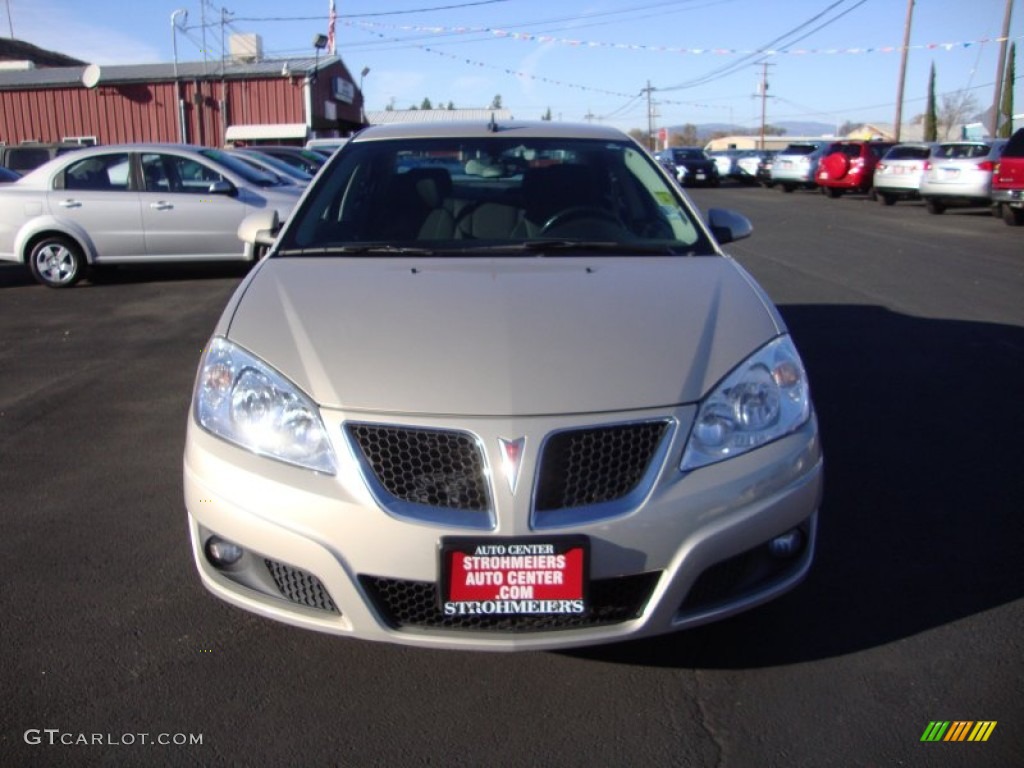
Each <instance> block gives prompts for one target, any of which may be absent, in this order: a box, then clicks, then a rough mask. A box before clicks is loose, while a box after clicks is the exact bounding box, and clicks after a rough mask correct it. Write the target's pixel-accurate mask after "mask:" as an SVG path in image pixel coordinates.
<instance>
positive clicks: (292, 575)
mask: <svg viewBox="0 0 1024 768" xmlns="http://www.w3.org/2000/svg"><path fill="white" fill-rule="evenodd" d="M263 562H264V563H266V566H267V570H268V571H270V575H271V576H272V577H273V579H274V583H275V584H276V585H277V589H278V590H279V591H280V592H281V595H282V596H283V597H284V598H286V599H288V600H291V601H292V602H293V603H298V604H299V605H304V606H306V607H307V608H318V609H319V610H321V611H330V612H331V613H340V611H338V607H337V606H336V605H335V604H334V601H333V600H332V599H331V596H330V594H329V593H328V592H327V588H326V587H325V586H324V585H323V583H322V582H321V581H320V579H318V578H317V577H316V576H314V575H313V574H311V573H306V572H305V571H303V570H302V569H301V568H295V567H294V566H291V565H285V564H284V563H279V562H277V561H276V560H270V559H269V558H265V559H264V561H263Z"/></svg>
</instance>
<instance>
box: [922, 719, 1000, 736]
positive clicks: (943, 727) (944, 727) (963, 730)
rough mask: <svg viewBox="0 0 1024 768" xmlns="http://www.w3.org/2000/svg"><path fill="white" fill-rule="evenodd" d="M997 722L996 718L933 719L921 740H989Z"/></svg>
mask: <svg viewBox="0 0 1024 768" xmlns="http://www.w3.org/2000/svg"><path fill="white" fill-rule="evenodd" d="M996 723H997V721H996V720H978V721H977V722H975V721H974V720H954V721H952V722H950V721H949V720H932V721H930V722H929V723H928V727H927V728H925V729H924V733H922V734H921V741H988V737H989V736H991V735H992V731H994V730H995V729H996Z"/></svg>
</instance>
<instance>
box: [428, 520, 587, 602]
mask: <svg viewBox="0 0 1024 768" xmlns="http://www.w3.org/2000/svg"><path fill="white" fill-rule="evenodd" d="M588 572H589V542H588V540H587V538H586V537H585V536H551V537H536V538H519V539H516V538H484V539H481V538H468V537H445V538H442V539H441V594H440V597H441V611H442V612H443V613H444V614H445V615H446V616H476V615H495V616H516V615H544V614H577V615H579V614H584V613H586V612H587V608H588V606H587V574H588Z"/></svg>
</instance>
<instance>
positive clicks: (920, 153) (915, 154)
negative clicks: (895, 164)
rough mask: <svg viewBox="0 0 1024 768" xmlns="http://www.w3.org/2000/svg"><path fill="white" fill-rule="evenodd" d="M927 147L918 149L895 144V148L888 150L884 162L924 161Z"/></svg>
mask: <svg viewBox="0 0 1024 768" xmlns="http://www.w3.org/2000/svg"><path fill="white" fill-rule="evenodd" d="M929 151H930V150H929V147H918V146H914V145H912V144H907V145H900V144H897V145H896V146H895V147H893V148H892V149H890V150H889V151H888V152H887V153H886V155H885V159H886V160H924V159H925V158H926V157H928V152H929Z"/></svg>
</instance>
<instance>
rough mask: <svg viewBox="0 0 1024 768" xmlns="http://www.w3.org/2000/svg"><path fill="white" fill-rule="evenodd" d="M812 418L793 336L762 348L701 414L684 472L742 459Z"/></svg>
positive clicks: (707, 400)
mask: <svg viewBox="0 0 1024 768" xmlns="http://www.w3.org/2000/svg"><path fill="white" fill-rule="evenodd" d="M810 414H811V398H810V392H809V391H808V387H807V374H806V372H805V371H804V366H803V363H802V362H801V361H800V355H798V354H797V351H796V347H795V346H793V342H792V341H791V340H790V338H789V336H780V337H779V338H777V339H775V340H774V341H772V342H771V343H769V344H768V345H766V346H764V347H762V348H761V349H760V350H758V351H757V352H755V353H754V354H753V355H751V356H750V357H749V358H747V359H746V360H745V361H744V362H743V363H742V364H741V365H740V366H738V367H737V368H736V369H735V370H733V372H732V373H730V374H729V375H728V376H726V377H725V379H724V380H723V381H722V382H721V383H720V384H719V385H718V386H717V387H715V389H714V390H713V391H712V392H711V394H709V395H708V396H707V397H706V398H704V401H703V402H702V403H701V405H700V408H698V410H697V417H696V419H695V420H694V423H693V429H692V430H691V431H690V439H689V442H688V443H687V444H686V450H685V451H684V452H683V460H682V464H681V465H680V469H682V470H683V471H688V470H691V469H697V468H698V467H703V466H705V465H707V464H713V463H714V462H716V461H722V460H723V459H728V458H732V457H733V456H739V455H740V454H743V453H746V452H747V451H750V450H753V449H754V448H757V447H758V446H761V445H764V444H765V443H768V442H771V441H772V440H777V439H778V438H780V437H782V436H783V435H788V434H789V433H790V432H794V431H795V430H797V429H798V428H799V427H800V426H802V425H803V424H804V422H806V421H807V419H808V418H809V417H810Z"/></svg>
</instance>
